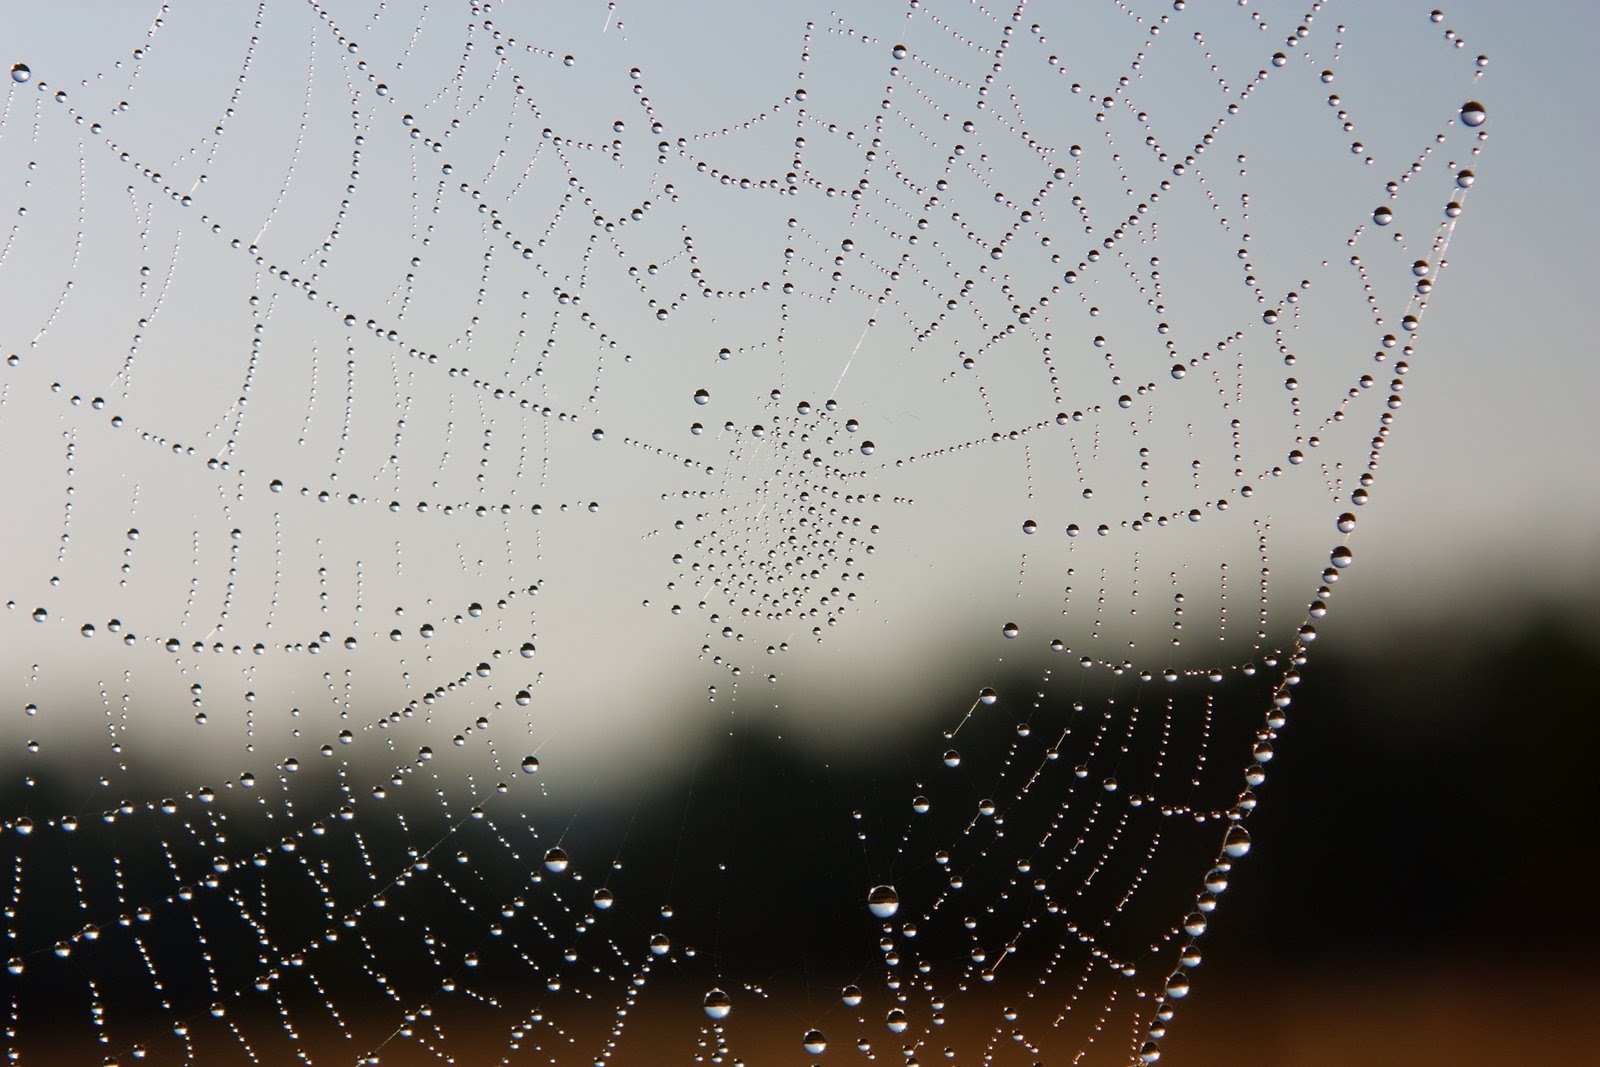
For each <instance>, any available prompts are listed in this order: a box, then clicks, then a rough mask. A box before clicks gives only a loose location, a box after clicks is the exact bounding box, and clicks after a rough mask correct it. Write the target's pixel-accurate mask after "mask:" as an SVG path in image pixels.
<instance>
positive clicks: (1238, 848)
mask: <svg viewBox="0 0 1600 1067" xmlns="http://www.w3.org/2000/svg"><path fill="white" fill-rule="evenodd" d="M1222 851H1224V852H1226V853H1227V854H1228V855H1230V856H1232V857H1234V858H1235V859H1237V858H1238V857H1240V856H1243V855H1244V854H1245V853H1246V852H1249V851H1250V834H1249V833H1248V832H1246V830H1245V828H1244V827H1242V826H1237V825H1235V826H1230V827H1228V832H1227V833H1226V834H1224V835H1223V837H1222Z"/></svg>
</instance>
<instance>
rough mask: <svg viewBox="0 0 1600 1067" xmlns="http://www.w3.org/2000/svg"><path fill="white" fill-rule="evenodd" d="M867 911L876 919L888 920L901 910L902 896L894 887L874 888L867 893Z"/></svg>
mask: <svg viewBox="0 0 1600 1067" xmlns="http://www.w3.org/2000/svg"><path fill="white" fill-rule="evenodd" d="M867 910H868V911H870V912H871V913H872V914H873V916H874V917H875V918H879V919H888V918H891V917H892V916H893V915H894V913H895V912H897V911H899V910H900V894H899V893H896V892H895V891H894V887H893V886H887V885H879V886H873V887H872V889H871V890H870V891H869V892H868V893H867Z"/></svg>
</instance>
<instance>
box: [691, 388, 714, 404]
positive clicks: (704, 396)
mask: <svg viewBox="0 0 1600 1067" xmlns="http://www.w3.org/2000/svg"><path fill="white" fill-rule="evenodd" d="M694 402H695V403H696V404H702V405H704V404H709V403H711V391H710V390H709V389H696V390H695V391H694Z"/></svg>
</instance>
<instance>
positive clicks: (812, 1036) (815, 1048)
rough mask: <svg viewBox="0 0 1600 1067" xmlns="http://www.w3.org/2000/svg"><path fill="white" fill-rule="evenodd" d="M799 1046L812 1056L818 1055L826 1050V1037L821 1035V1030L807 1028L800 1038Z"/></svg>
mask: <svg viewBox="0 0 1600 1067" xmlns="http://www.w3.org/2000/svg"><path fill="white" fill-rule="evenodd" d="M800 1047H801V1048H803V1049H805V1050H806V1052H808V1053H810V1054H811V1055H813V1056H820V1055H822V1054H823V1053H824V1052H826V1051H828V1039H827V1038H826V1037H823V1036H822V1031H821V1030H807V1031H806V1033H805V1036H804V1037H802V1038H801V1039H800Z"/></svg>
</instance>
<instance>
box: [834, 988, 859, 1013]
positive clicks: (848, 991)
mask: <svg viewBox="0 0 1600 1067" xmlns="http://www.w3.org/2000/svg"><path fill="white" fill-rule="evenodd" d="M839 999H840V1000H841V1001H843V1002H844V1006H845V1007H847V1008H855V1007H859V1006H860V1005H861V987H860V986H858V985H847V986H845V987H844V988H843V989H841V990H839Z"/></svg>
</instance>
